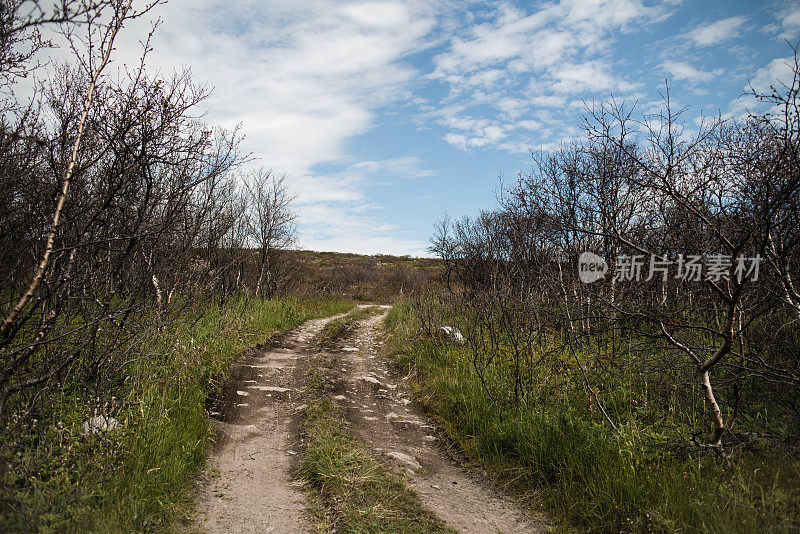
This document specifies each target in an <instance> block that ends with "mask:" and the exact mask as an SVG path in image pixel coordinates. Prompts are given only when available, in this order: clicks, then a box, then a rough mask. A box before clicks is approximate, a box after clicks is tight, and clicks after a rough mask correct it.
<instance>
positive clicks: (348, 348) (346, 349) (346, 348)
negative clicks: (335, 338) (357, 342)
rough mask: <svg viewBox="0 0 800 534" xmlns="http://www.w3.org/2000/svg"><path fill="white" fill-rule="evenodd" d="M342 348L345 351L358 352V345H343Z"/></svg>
mask: <svg viewBox="0 0 800 534" xmlns="http://www.w3.org/2000/svg"><path fill="white" fill-rule="evenodd" d="M342 350H343V351H345V352H358V351H359V349H358V347H343V348H342Z"/></svg>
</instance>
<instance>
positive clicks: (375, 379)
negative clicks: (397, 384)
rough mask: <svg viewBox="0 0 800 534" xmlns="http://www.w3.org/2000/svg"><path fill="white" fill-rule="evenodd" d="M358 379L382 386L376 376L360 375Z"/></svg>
mask: <svg viewBox="0 0 800 534" xmlns="http://www.w3.org/2000/svg"><path fill="white" fill-rule="evenodd" d="M359 379H360V380H363V381H364V382H369V383H370V384H375V385H376V386H382V385H383V384H381V381H380V380H378V379H377V378H375V377H372V376H362V377H359Z"/></svg>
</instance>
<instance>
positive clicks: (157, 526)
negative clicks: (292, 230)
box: [0, 299, 352, 532]
mask: <svg viewBox="0 0 800 534" xmlns="http://www.w3.org/2000/svg"><path fill="white" fill-rule="evenodd" d="M351 307H352V304H350V303H348V302H343V301H293V300H273V301H268V300H254V301H252V300H245V299H241V300H234V301H229V302H228V303H227V304H226V305H224V306H222V307H215V306H206V307H205V308H204V309H202V310H197V309H195V310H194V316H193V318H186V321H185V322H181V323H177V324H173V325H170V326H168V327H165V328H164V329H163V330H162V331H160V332H159V333H158V336H157V339H156V341H155V342H153V343H152V344H150V345H148V346H147V351H148V353H147V354H145V356H146V357H143V358H141V359H139V360H138V361H136V360H134V361H133V363H131V364H130V365H128V366H126V367H124V368H122V369H121V370H120V371H119V373H118V374H119V376H117V377H115V380H116V383H117V384H116V386H115V387H114V392H115V396H114V397H112V398H110V399H95V398H93V397H91V395H90V394H88V393H87V391H86V389H85V388H82V387H79V386H78V385H76V384H65V385H64V386H63V387H62V388H61V390H60V391H58V392H57V393H54V394H53V397H52V399H48V402H46V403H43V404H44V405H45V406H47V407H48V411H47V412H46V413H43V414H42V415H41V417H40V419H39V420H38V421H36V422H34V423H33V426H31V427H26V428H19V427H14V426H13V425H9V426H8V427H6V428H4V429H0V443H2V445H3V446H2V447H0V455H1V456H2V457H0V465H2V466H3V467H2V471H0V475H1V476H2V478H1V479H0V481H1V482H2V489H3V493H5V495H3V496H2V500H0V506H2V508H0V511H1V512H2V513H1V514H0V531H2V532H18V531H22V532H28V531H40V532H63V531H76V532H87V531H91V532H148V531H150V532H163V531H166V530H171V529H173V528H175V527H176V526H177V523H178V522H179V521H180V520H182V519H183V518H185V517H187V515H188V514H189V513H190V511H191V507H192V504H191V499H190V490H191V487H192V483H193V480H194V476H195V475H196V473H197V471H198V469H199V468H200V467H202V465H203V464H204V462H205V458H206V455H207V453H208V449H209V444H210V427H209V422H208V419H207V416H206V410H205V406H206V402H207V399H208V397H209V395H213V394H215V393H216V392H217V391H218V390H219V387H220V384H221V383H222V381H223V380H224V377H225V374H226V372H227V370H228V368H229V366H230V364H231V362H232V361H233V360H234V359H235V357H236V356H237V355H238V354H240V353H241V352H242V351H243V350H245V349H246V348H248V347H250V346H252V345H255V344H257V343H261V342H264V341H267V340H268V339H269V338H271V337H272V336H275V335H277V334H279V333H282V332H284V331H286V330H289V329H291V328H293V327H295V326H297V325H299V324H300V323H302V322H303V321H305V320H307V319H310V318H314V317H322V316H328V315H332V314H336V313H342V312H344V311H347V310H348V309H349V308H351ZM99 403H102V404H100V405H98V404H99ZM95 412H98V413H102V414H104V415H106V414H107V415H110V416H112V417H114V419H116V420H117V421H118V427H117V428H115V429H113V430H109V431H107V432H103V433H101V434H100V435H97V436H83V435H82V433H81V425H82V423H83V421H85V420H86V419H87V418H88V417H90V416H91V415H92V414H93V413H95Z"/></svg>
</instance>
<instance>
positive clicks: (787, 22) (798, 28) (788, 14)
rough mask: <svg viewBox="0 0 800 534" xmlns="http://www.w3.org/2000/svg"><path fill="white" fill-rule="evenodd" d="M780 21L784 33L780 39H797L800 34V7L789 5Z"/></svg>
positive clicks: (780, 35)
mask: <svg viewBox="0 0 800 534" xmlns="http://www.w3.org/2000/svg"><path fill="white" fill-rule="evenodd" d="M780 19H781V20H780V24H781V30H782V31H781V33H780V34H779V35H778V37H779V38H780V39H786V40H792V39H795V38H796V37H797V35H798V34H800V5H797V4H794V5H793V4H789V5H787V6H786V8H785V9H784V10H783V12H782V13H781V17H780Z"/></svg>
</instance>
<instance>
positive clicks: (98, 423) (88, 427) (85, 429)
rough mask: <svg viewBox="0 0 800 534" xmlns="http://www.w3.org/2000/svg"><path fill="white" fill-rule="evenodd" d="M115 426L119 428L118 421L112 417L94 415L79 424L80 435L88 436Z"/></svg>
mask: <svg viewBox="0 0 800 534" xmlns="http://www.w3.org/2000/svg"><path fill="white" fill-rule="evenodd" d="M115 428H119V422H118V421H117V420H116V419H114V418H113V417H108V416H106V415H95V416H94V417H91V418H89V420H88V421H86V422H84V423H83V425H82V426H81V435H82V436H88V435H89V434H99V433H100V432H106V431H108V430H114V429H115Z"/></svg>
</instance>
